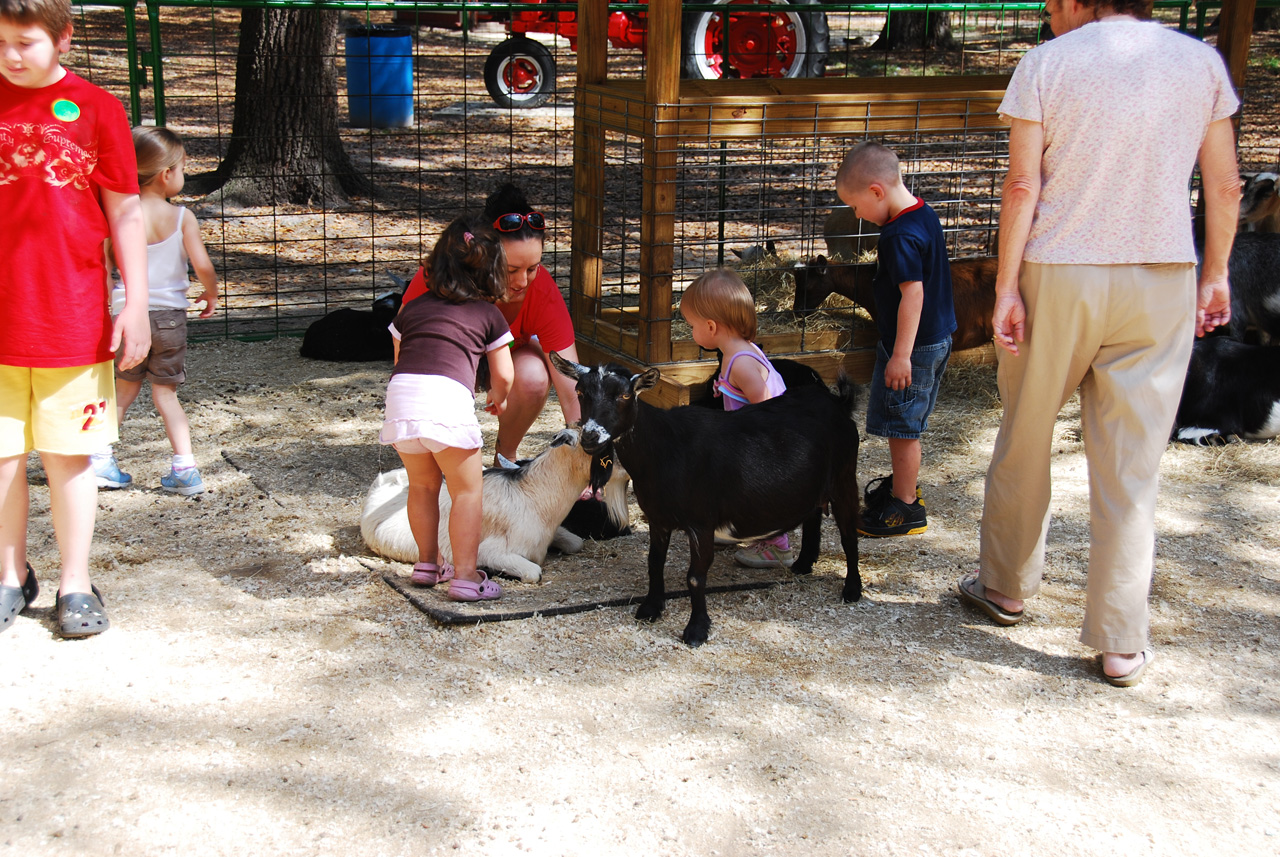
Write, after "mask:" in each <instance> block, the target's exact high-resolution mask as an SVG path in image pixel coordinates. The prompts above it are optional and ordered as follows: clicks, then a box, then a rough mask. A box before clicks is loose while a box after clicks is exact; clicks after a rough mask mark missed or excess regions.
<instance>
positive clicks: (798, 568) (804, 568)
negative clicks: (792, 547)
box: [791, 560, 813, 575]
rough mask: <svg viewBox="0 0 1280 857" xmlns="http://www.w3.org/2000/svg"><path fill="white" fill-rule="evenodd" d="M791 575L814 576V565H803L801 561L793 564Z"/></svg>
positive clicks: (809, 563)
mask: <svg viewBox="0 0 1280 857" xmlns="http://www.w3.org/2000/svg"><path fill="white" fill-rule="evenodd" d="M791 573H792V574H796V575H799V574H813V563H811V562H808V563H802V562H800V561H799V560H796V561H795V562H794V563H792V564H791Z"/></svg>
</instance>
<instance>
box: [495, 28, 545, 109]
mask: <svg viewBox="0 0 1280 857" xmlns="http://www.w3.org/2000/svg"><path fill="white" fill-rule="evenodd" d="M484 88H485V89H487V90H488V91H489V97H490V98H492V99H493V100H494V103H496V104H497V105H498V106H499V107H509V108H510V107H516V108H527V107H541V106H542V105H543V104H545V103H546V102H547V99H548V98H550V97H551V96H552V94H553V93H554V92H555V91H556V59H555V57H553V56H552V55H551V51H549V50H547V49H546V47H545V46H543V45H542V44H541V43H540V42H535V41H534V40H533V39H530V38H526V37H524V36H516V37H513V38H510V39H507V40H506V41H505V42H502V43H500V44H499V45H498V46H497V47H495V48H494V49H493V50H492V51H490V52H489V58H488V59H487V60H485V62H484Z"/></svg>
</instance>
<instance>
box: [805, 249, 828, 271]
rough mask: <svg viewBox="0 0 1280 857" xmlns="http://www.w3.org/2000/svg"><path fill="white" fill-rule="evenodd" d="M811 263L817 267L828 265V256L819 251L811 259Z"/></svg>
mask: <svg viewBox="0 0 1280 857" xmlns="http://www.w3.org/2000/svg"><path fill="white" fill-rule="evenodd" d="M809 264H810V265H812V266H813V267H815V268H825V267H827V257H826V256H823V255H822V254H821V253H819V254H818V255H817V256H814V257H813V258H812V259H810V260H809Z"/></svg>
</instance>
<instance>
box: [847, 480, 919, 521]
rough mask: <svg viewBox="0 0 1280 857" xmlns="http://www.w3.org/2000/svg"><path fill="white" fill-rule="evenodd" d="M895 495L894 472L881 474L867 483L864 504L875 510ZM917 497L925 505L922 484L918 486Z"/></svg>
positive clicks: (863, 495)
mask: <svg viewBox="0 0 1280 857" xmlns="http://www.w3.org/2000/svg"><path fill="white" fill-rule="evenodd" d="M892 496H893V474H892V473H890V474H889V475H888V476H880V477H877V478H875V479H872V480H871V481H870V482H868V483H867V489H866V491H864V492H863V494H862V501H863V502H862V506H863V508H864V509H867V510H869V513H871V512H874V511H875V510H876V509H878V508H879V507H880V506H881V505H882V504H883V503H885V502H886V501H887V500H888V499H889V498H890V497H892ZM916 499H917V500H919V501H920V505H921V506H923V505H924V494H923V493H922V492H921V491H920V486H919V485H917V486H916Z"/></svg>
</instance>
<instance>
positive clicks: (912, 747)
mask: <svg viewBox="0 0 1280 857" xmlns="http://www.w3.org/2000/svg"><path fill="white" fill-rule="evenodd" d="M298 344H299V343H298V341H297V340H278V341H273V342H264V343H253V344H246V343H236V342H220V343H209V344H202V345H197V346H194V347H193V348H192V351H191V356H190V362H189V373H190V377H191V378H192V380H191V382H190V383H189V384H188V385H187V386H186V387H185V388H184V389H183V392H182V395H183V397H184V400H185V401H186V402H187V403H188V413H189V414H190V416H191V420H192V425H193V434H194V436H195V438H196V446H197V459H198V461H199V464H200V466H201V468H202V471H203V473H204V476H205V479H206V482H207V483H208V485H209V486H210V488H211V491H210V492H209V493H207V494H205V495H203V496H201V497H199V498H191V499H187V498H181V497H176V496H171V495H166V494H163V493H161V492H159V491H158V490H155V489H154V488H153V487H146V486H155V485H156V484H157V481H158V479H159V477H160V475H161V474H162V473H163V472H165V471H166V470H167V449H166V443H165V440H164V436H163V430H162V427H161V425H160V421H159V419H158V417H156V416H155V415H154V412H153V411H152V410H151V408H150V401H149V399H147V398H146V397H145V395H144V397H143V398H141V399H140V400H139V403H138V405H136V406H135V410H134V411H133V412H132V413H131V414H130V418H129V420H128V421H127V422H126V424H125V427H124V443H123V445H122V447H121V449H120V460H121V463H122V465H124V467H125V469H126V470H130V471H131V472H132V473H133V474H134V477H135V479H136V480H137V481H138V483H140V485H142V486H144V487H141V488H136V489H133V490H129V491H121V492H111V493H107V492H104V493H103V494H102V495H101V497H100V512H99V518H98V530H97V537H96V540H95V545H94V550H93V567H94V575H95V581H96V582H97V584H98V585H99V586H100V587H101V588H102V589H103V591H104V593H105V595H106V597H107V603H108V608H109V610H110V615H111V619H112V622H113V627H112V629H111V630H110V631H109V632H108V633H106V634H104V635H102V636H100V637H96V638H91V639H88V640H84V641H62V640H59V639H57V638H56V637H55V635H54V634H53V633H52V631H51V627H52V616H51V613H52V609H51V608H52V604H53V593H54V590H55V588H56V583H55V578H56V564H57V555H56V549H55V547H54V544H53V539H52V534H51V531H50V526H49V515H48V493H47V490H46V488H45V487H44V483H43V474H42V472H41V470H40V468H39V466H38V463H37V460H36V459H35V458H34V457H33V458H32V460H31V464H30V469H29V475H30V477H31V482H32V507H33V513H32V525H31V530H30V535H29V543H30V556H31V561H32V563H33V565H35V567H36V568H37V569H38V570H39V572H40V577H41V581H42V585H43V586H44V591H43V592H42V593H41V595H40V598H39V599H38V601H37V604H36V609H35V610H34V611H32V612H31V613H29V614H28V615H27V616H24V617H22V618H20V619H19V620H18V621H17V624H16V627H14V628H13V629H12V630H10V631H8V632H6V633H5V634H4V636H3V637H0V651H3V653H4V655H3V663H4V672H3V677H2V678H0V742H2V744H0V746H3V758H4V769H3V774H0V853H2V854H21V855H37V854H39V855H45V854H50V855H52V854H113V853H116V854H143V855H151V854H182V855H184V857H187V855H205V854H209V855H213V854H236V855H241V854H268V853H269V854H281V855H284V854H326V853H348V854H377V855H382V854H388V855H398V854H406V855H416V854H434V853H462V854H482V855H506V854H538V855H615V854H616V855H633V854H661V855H685V854H690V855H692V854H698V855H705V854H719V855H737V854H752V853H760V854H779V855H790V854H821V855H846V854H877V855H879V854H887V855H899V854H901V855H907V854H910V855H940V854H956V855H961V854H964V855H986V854H1036V855H1082V854H1089V855H1092V854H1097V855H1112V854H1126V855H1155V854H1162V855H1192V854H1197V855H1198V854H1232V855H1275V854H1277V853H1280V812H1278V811H1277V806H1280V776H1277V773H1278V768H1280V757H1278V756H1277V746H1278V745H1277V737H1278V735H1280V729H1278V724H1277V715H1278V713H1280V705H1278V702H1280V675H1278V674H1277V642H1278V639H1277V637H1278V629H1277V613H1278V612H1280V563H1278V562H1277V559H1278V558H1280V536H1278V535H1277V527H1276V522H1277V519H1280V487H1278V486H1277V484H1276V473H1277V470H1276V464H1277V461H1278V460H1280V447H1278V446H1277V445H1276V444H1274V443H1269V444H1236V445H1232V446H1229V447H1226V448H1224V449H1219V450H1204V449H1195V448H1189V447H1182V446H1175V447H1171V448H1170V449H1169V451H1168V453H1167V454H1166V456H1165V458H1164V476H1165V482H1164V491H1163V495H1162V503H1161V507H1160V511H1159V545H1158V554H1159V555H1158V559H1157V573H1156V577H1155V585H1154V592H1153V595H1152V599H1151V602H1152V607H1153V631H1152V642H1153V645H1154V647H1155V649H1156V652H1157V654H1158V660H1157V661H1156V663H1155V664H1154V666H1153V667H1152V668H1151V669H1150V671H1149V673H1148V678H1147V679H1146V681H1145V682H1144V683H1143V684H1142V685H1140V686H1139V687H1137V688H1134V689H1132V690H1127V691H1124V690H1117V689H1114V688H1111V687H1109V686H1107V685H1105V684H1104V683H1102V682H1101V681H1100V680H1099V678H1098V667H1097V665H1096V663H1095V662H1094V660H1093V659H1092V653H1091V652H1089V651H1088V650H1086V649H1084V648H1083V647H1082V646H1081V645H1080V644H1079V643H1078V642H1077V641H1076V635H1077V633H1078V625H1079V621H1080V616H1081V610H1082V599H1083V589H1082V586H1083V575H1084V565H1085V561H1086V556H1087V550H1088V534H1087V483H1086V476H1085V470H1084V462H1083V454H1082V448H1081V444H1080V441H1079V421H1078V418H1077V415H1076V414H1075V412H1074V410H1073V406H1072V405H1068V407H1067V409H1066V410H1065V411H1064V413H1063V417H1062V420H1061V421H1060V432H1059V441H1058V443H1057V444H1056V453H1057V454H1056V455H1055V460H1054V472H1055V477H1056V479H1057V483H1056V485H1057V491H1056V493H1055V500H1054V508H1055V512H1056V515H1057V517H1056V518H1055V522H1054V525H1053V527H1052V529H1051V532H1050V573H1049V578H1048V580H1047V581H1046V585H1045V588H1044V592H1043V593H1042V595H1041V596H1040V597H1039V598H1037V599H1036V600H1035V601H1034V602H1032V603H1031V605H1030V607H1029V613H1030V615H1029V619H1028V620H1027V621H1026V622H1024V624H1022V625H1021V626H1018V627H1015V628H1012V629H999V628H996V627H994V626H992V625H989V624H987V623H986V622H985V621H983V620H982V619H980V618H979V617H977V616H976V615H975V614H972V613H970V612H967V611H966V610H965V609H964V608H962V607H961V606H960V605H959V604H958V603H957V602H956V599H955V596H954V581H955V578H956V577H957V576H958V575H959V574H960V573H961V572H962V571H964V570H965V569H967V568H970V567H972V566H973V565H974V561H975V557H976V554H977V521H978V518H979V515H980V510H981V499H982V474H983V472H984V470H985V466H986V463H987V460H988V457H989V455H990V450H991V445H992V442H993V439H994V433H995V428H996V425H997V422H998V417H999V411H998V405H997V403H996V399H995V393H994V382H993V380H992V373H991V370H990V369H976V370H973V369H971V370H966V371H961V372H954V373H953V374H952V376H951V378H950V380H949V382H948V386H947V388H946V389H945V390H944V392H943V396H942V400H941V405H940V408H939V411H938V413H937V414H936V415H935V418H934V424H933V426H932V428H933V434H932V435H931V437H930V439H929V442H928V445H927V447H926V469H925V472H924V474H923V482H924V490H925V496H926V500H927V502H928V503H929V511H930V529H929V532H928V534H926V535H925V536H922V537H919V538H913V539H897V540H886V541H872V540H864V541H863V560H862V573H863V576H864V579H865V581H866V583H867V594H866V597H865V598H864V599H863V600H862V601H861V602H860V603H858V604H856V605H844V604H841V603H840V602H839V600H838V590H839V584H840V579H839V578H840V575H841V573H842V567H841V558H840V556H839V555H838V554H837V553H836V552H834V550H833V549H828V550H827V551H826V552H824V555H823V559H822V564H821V566H820V568H819V570H818V573H817V574H815V575H814V577H813V578H812V579H810V580H805V581H799V582H796V583H793V584H790V585H786V586H782V587H779V588H777V589H772V590H766V591H760V592H749V593H738V594H730V595H722V596H718V597H715V598H713V599H712V601H711V605H710V607H711V615H712V619H713V622H714V625H713V629H712V635H711V639H710V641H709V642H708V643H707V644H706V645H705V646H703V647H702V648H700V649H697V650H690V649H688V648H686V647H685V646H684V645H683V644H682V643H680V641H679V634H680V631H681V629H682V628H683V626H684V624H685V621H686V619H687V609H688V608H687V604H685V603H683V602H672V603H670V604H669V605H668V612H667V614H666V615H665V616H664V617H663V619H662V620H661V621H660V622H658V623H657V624H656V625H639V624H637V623H636V622H635V620H634V619H633V618H632V616H631V613H630V611H629V610H623V609H602V610H598V611H594V612H591V613H586V614H581V615H576V616H567V617H561V618H555V619H533V620H528V621H521V622H509V623H501V624H493V625H484V626H477V627H469V628H462V629H459V628H449V629H446V628H441V627H438V626H436V625H434V624H433V623H432V622H431V621H430V620H428V619H427V618H426V617H425V616H423V615H422V614H421V613H419V612H418V611H417V610H415V609H414V608H413V607H412V606H411V605H410V604H409V603H408V602H407V601H405V600H404V599H403V598H402V597H401V596H399V595H398V594H396V593H395V592H394V591H392V590H391V589H390V588H388V587H387V586H386V585H385V584H384V583H382V581H381V580H380V579H379V577H378V575H377V574H376V573H374V572H373V571H371V570H369V569H367V568H365V567H364V566H363V565H361V563H360V562H359V561H358V557H359V555H360V554H361V553H362V552H363V546H362V545H361V543H360V541H359V536H358V530H357V528H356V525H357V519H358V514H359V509H360V504H361V499H362V495H363V492H364V489H365V486H367V484H368V482H369V480H370V479H371V478H372V476H373V475H374V474H375V473H376V472H377V471H378V470H379V469H380V468H381V469H389V468H391V467H394V466H397V465H396V461H395V459H394V457H393V456H392V455H389V454H388V452H387V451H384V450H380V449H379V448H378V447H377V445H376V443H375V437H376V431H377V425H378V421H379V418H380V410H381V401H382V394H383V390H384V386H385V380H386V376H387V374H388V372H387V368H386V367H384V366H380V365H354V366H340V365H326V364H318V363H310V362H307V361H303V360H301V359H300V358H298V357H297V354H296V352H297V347H298ZM486 419H487V418H486ZM558 423H559V413H558V409H556V408H555V407H554V405H553V406H551V407H549V408H548V410H547V412H546V413H545V415H544V418H543V420H542V421H541V422H540V423H539V425H538V427H537V429H538V431H537V432H535V433H534V434H532V435H531V436H530V437H529V439H528V440H527V441H526V446H525V452H526V454H527V453H532V452H535V451H536V450H537V448H538V445H539V444H541V443H543V442H545V439H546V438H547V437H548V436H549V432H550V431H551V430H553V429H554V428H556V427H558ZM486 426H487V430H486V440H487V441H488V443H489V444H492V438H493V431H492V424H491V423H486ZM886 469H887V450H886V449H885V447H884V445H883V443H882V442H877V441H870V442H867V443H866V444H865V445H864V447H863V455H862V479H863V480H865V479H867V478H869V477H873V476H875V475H878V474H880V473H883V472H885V471H886ZM634 521H635V523H636V524H637V525H638V526H639V532H637V533H636V534H635V535H634V536H631V537H629V538H627V539H622V540H618V541H615V542H608V543H600V544H595V543H592V544H589V545H588V547H587V549H586V550H585V551H584V553H583V554H580V555H578V556H577V557H567V558H557V559H552V560H551V561H549V562H548V564H547V567H546V571H547V575H548V576H549V577H551V578H554V576H555V574H556V569H557V565H558V564H561V563H565V564H568V563H588V564H592V563H594V564H595V565H597V566H600V567H604V566H618V565H624V566H626V567H629V568H633V569H634V571H635V588H636V590H637V591H639V590H641V589H642V588H643V570H642V569H643V565H644V551H645V544H646V533H645V532H644V527H643V521H642V520H641V519H640V518H639V515H638V513H636V514H635V516H634ZM729 561H730V560H729V559H728V558H727V557H721V558H718V559H717V565H716V566H715V567H714V568H713V571H712V582H713V583H714V582H716V580H715V577H716V569H718V568H724V567H726V566H725V565H724V564H726V563H728V562H729ZM568 567H569V566H568V565H565V566H562V568H568ZM679 579H680V575H679V573H678V572H677V571H672V570H671V569H670V568H669V570H668V580H669V581H670V582H672V583H673V584H674V583H675V582H677V581H678V580H679ZM512 585H513V586H518V585H519V584H512ZM673 588H674V587H673Z"/></svg>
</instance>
